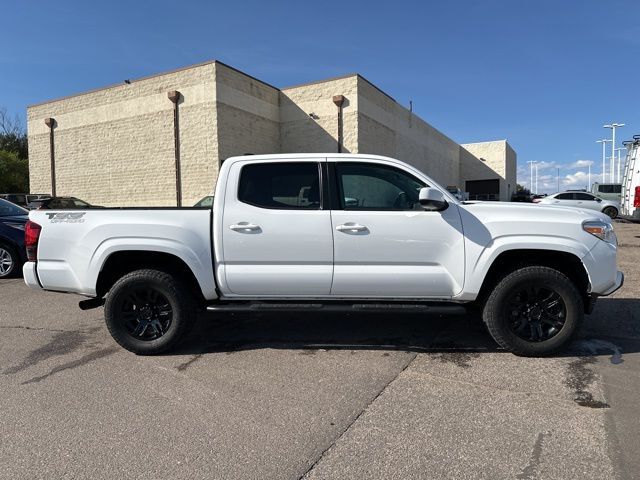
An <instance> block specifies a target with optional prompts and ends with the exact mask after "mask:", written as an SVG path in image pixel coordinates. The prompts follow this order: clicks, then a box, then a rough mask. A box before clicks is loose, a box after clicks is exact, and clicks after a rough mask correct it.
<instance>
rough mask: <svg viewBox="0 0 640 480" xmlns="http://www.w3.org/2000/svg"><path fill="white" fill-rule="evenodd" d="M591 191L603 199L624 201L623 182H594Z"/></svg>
mask: <svg viewBox="0 0 640 480" xmlns="http://www.w3.org/2000/svg"><path fill="white" fill-rule="evenodd" d="M591 193H593V194H594V195H597V196H598V197H600V198H602V199H603V200H611V201H613V202H618V203H622V184H621V183H598V182H596V183H594V184H593V186H592V187H591Z"/></svg>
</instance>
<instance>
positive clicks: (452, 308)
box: [207, 302, 467, 315]
mask: <svg viewBox="0 0 640 480" xmlns="http://www.w3.org/2000/svg"><path fill="white" fill-rule="evenodd" d="M207 311H209V312H286V311H306V312H310V311H314V312H315V311H323V312H354V311H359V312H395V313H400V312H401V313H429V314H446V315H464V314H465V313H466V312H467V310H466V308H465V307H464V306H463V305H462V304H459V303H446V302H433V303H267V302H265V303H260V302H224V303H222V302H220V303H215V304H211V305H208V306H207Z"/></svg>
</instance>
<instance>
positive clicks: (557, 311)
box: [483, 267, 584, 357]
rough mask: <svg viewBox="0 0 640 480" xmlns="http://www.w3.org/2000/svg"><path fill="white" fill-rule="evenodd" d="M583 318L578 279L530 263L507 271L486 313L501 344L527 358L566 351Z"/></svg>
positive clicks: (491, 330) (490, 328) (488, 325)
mask: <svg viewBox="0 0 640 480" xmlns="http://www.w3.org/2000/svg"><path fill="white" fill-rule="evenodd" d="M536 292H537V293H536ZM583 318H584V303H583V301H582V297H581V295H580V293H579V292H578V290H577V289H576V287H575V285H574V284H573V282H572V281H571V280H570V279H569V278H568V277H567V276H566V275H564V274H562V273H560V272H559V271H557V270H554V269H552V268H548V267H525V268H521V269H519V270H516V271H515V272H513V273H511V274H509V275H507V276H506V277H505V278H503V279H502V280H501V281H500V282H499V283H498V284H497V285H496V287H495V288H494V290H493V292H491V294H490V295H489V298H488V299H487V302H486V304H485V307H484V311H483V320H484V322H485V324H486V325H487V329H488V330H489V333H490V334H491V336H492V337H493V339H494V340H495V341H496V343H497V344H498V345H500V346H501V347H503V348H505V349H506V350H509V351H510V352H512V353H514V354H516V355H520V356H525V357H541V356H546V355H551V354H553V353H555V352H557V351H559V350H561V349H562V348H563V347H565V346H566V345H567V344H568V343H569V342H570V341H571V340H572V339H573V337H574V336H575V334H576V333H577V332H578V330H579V329H580V326H581V325H582V320H583Z"/></svg>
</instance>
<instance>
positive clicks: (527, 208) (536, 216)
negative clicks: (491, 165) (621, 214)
mask: <svg viewBox="0 0 640 480" xmlns="http://www.w3.org/2000/svg"><path fill="white" fill-rule="evenodd" d="M461 207H462V208H463V209H466V210H468V211H470V212H477V214H478V215H481V216H483V217H485V216H492V217H493V216H495V217H499V218H502V219H504V220H506V219H509V220H517V219H519V218H521V217H523V219H524V218H526V221H536V220H541V221H548V220H554V221H558V220H562V221H565V222H570V223H578V224H582V222H584V221H585V220H606V221H609V222H610V221H611V219H610V218H609V217H608V216H607V215H605V214H604V213H600V212H596V211H595V210H589V209H585V208H575V207H566V206H559V205H545V204H543V203H519V202H512V203H510V202H465V203H463V204H462V205H461Z"/></svg>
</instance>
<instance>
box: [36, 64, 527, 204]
mask: <svg viewBox="0 0 640 480" xmlns="http://www.w3.org/2000/svg"><path fill="white" fill-rule="evenodd" d="M171 90H178V91H180V92H181V94H182V95H181V99H180V101H179V126H180V153H181V176H182V192H183V194H182V203H183V205H192V204H193V203H195V202H196V201H197V200H198V199H200V198H201V197H203V196H204V195H206V194H208V193H209V192H211V191H212V190H213V188H214V186H215V182H216V180H217V175H218V170H219V165H220V163H221V161H223V160H224V159H226V158H228V157H230V156H234V155H242V154H245V153H255V154H260V153H278V152H283V153H292V152H318V153H331V152H337V150H338V144H337V137H338V107H337V106H336V105H335V104H334V103H333V97H334V96H335V95H343V96H344V97H345V102H344V105H343V147H344V148H343V151H344V152H350V153H371V154H378V155H387V156H390V157H394V158H398V159H400V160H403V161H406V162H407V163H410V164H412V165H414V166H415V167H416V168H419V169H420V170H422V171H424V172H425V173H427V174H428V175H430V176H432V177H433V178H434V179H435V180H436V181H438V182H439V183H441V184H442V185H445V186H446V185H458V186H460V187H461V188H463V189H464V186H465V181H466V180H476V179H477V180H485V179H490V178H500V179H501V184H500V189H501V190H500V195H501V199H503V200H508V196H509V195H508V193H509V191H510V190H511V191H513V189H514V188H515V175H516V173H515V172H516V166H515V161H516V160H515V152H514V151H513V149H512V148H511V147H510V146H509V145H508V144H507V143H506V141H499V142H484V143H477V144H467V145H463V146H459V145H458V144H457V143H456V142H454V141H453V140H451V139H450V138H448V137H447V136H446V135H444V134H442V133H441V132H439V131H438V130H437V129H435V128H433V127H432V126H431V125H429V124H428V123H426V122H425V121H423V120H422V119H420V118H418V117H417V116H416V115H414V114H412V113H411V112H409V111H408V110H407V109H406V108H404V107H403V106H401V105H400V104H398V103H397V102H396V101H395V100H393V99H392V98H391V97H389V96H388V95H386V94H385V93H383V92H382V91H380V90H379V89H377V88H376V87H375V86H374V85H372V84H371V83H370V82H368V81H367V80H366V79H364V78H363V77H361V76H359V75H348V76H344V77H340V78H335V79H331V80H326V81H321V82H315V83H310V84H305V85H299V86H295V87H289V88H285V89H283V90H279V89H277V88H275V87H273V86H270V85H268V84H266V83H264V82H262V81H260V80H258V79H255V78H253V77H250V76H249V75H246V74H244V73H242V72H239V71H238V70H235V69H234V68H232V67H229V66H227V65H224V64H222V63H220V62H210V63H206V64H201V65H196V66H193V67H189V68H185V69H181V70H176V71H174V72H169V73H165V74H161V75H157V76H153V77H147V78H144V79H140V80H134V81H131V82H130V83H129V84H127V83H123V84H120V85H115V86H112V87H107V88H104V89H100V90H96V91H92V92H87V93H84V94H80V95H76V96H73V97H68V98H64V99H60V100H56V101H52V102H47V103H43V104H39V105H34V106H31V107H29V108H28V110H27V118H28V133H29V159H30V160H29V161H30V164H29V167H30V179H31V191H32V192H34V193H48V192H51V183H50V162H49V129H48V127H47V126H46V125H45V123H44V119H45V118H47V117H53V118H55V120H56V122H57V125H56V127H55V151H56V179H57V182H56V184H57V194H58V195H74V196H78V197H80V198H82V199H84V200H87V201H88V202H90V203H93V204H96V205H105V206H124V205H131V206H147V205H160V206H161V205H166V206H172V205H175V204H176V188H175V159H174V133H173V104H172V102H171V101H170V100H169V99H168V98H167V92H169V91H171ZM478 157H482V158H483V159H484V161H480V160H478Z"/></svg>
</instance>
